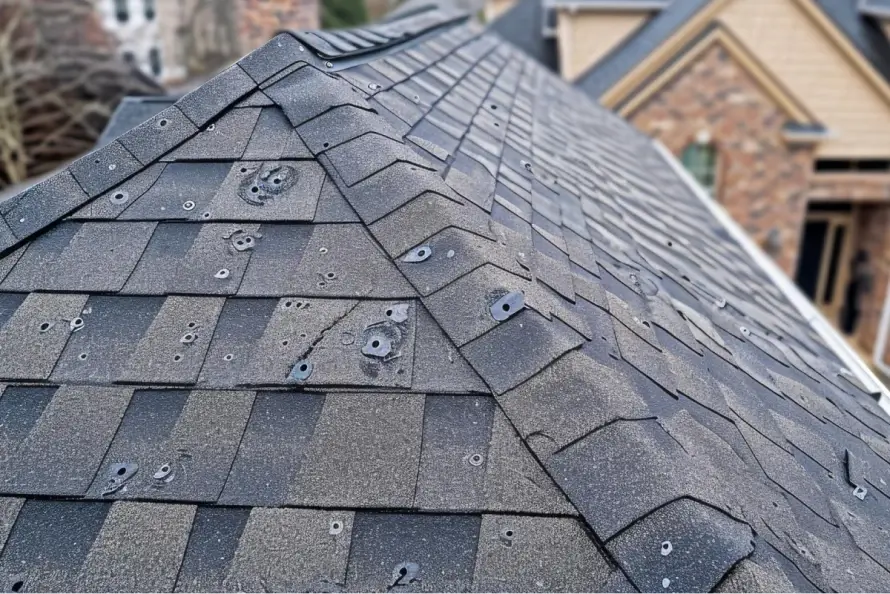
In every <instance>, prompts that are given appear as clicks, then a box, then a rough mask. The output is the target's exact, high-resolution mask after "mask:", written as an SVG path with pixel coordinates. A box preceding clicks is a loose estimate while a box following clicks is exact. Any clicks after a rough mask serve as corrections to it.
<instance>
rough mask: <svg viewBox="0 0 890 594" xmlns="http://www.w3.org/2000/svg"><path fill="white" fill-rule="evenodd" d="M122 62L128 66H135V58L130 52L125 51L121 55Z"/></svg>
mask: <svg viewBox="0 0 890 594" xmlns="http://www.w3.org/2000/svg"><path fill="white" fill-rule="evenodd" d="M123 57H124V62H126V63H127V64H128V65H130V66H135V65H136V56H135V55H134V54H133V52H131V51H126V52H124V54H123Z"/></svg>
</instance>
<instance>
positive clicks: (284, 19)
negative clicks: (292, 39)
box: [236, 0, 320, 54]
mask: <svg viewBox="0 0 890 594" xmlns="http://www.w3.org/2000/svg"><path fill="white" fill-rule="evenodd" d="M236 1H237V3H238V12H239V18H238V21H237V22H238V39H239V41H240V43H241V52H242V53H245V54H246V53H247V52H249V51H251V50H253V49H256V48H258V47H259V46H261V45H263V44H264V43H266V42H267V41H269V40H270V39H272V37H274V36H275V34H276V33H278V32H279V31H282V30H285V29H294V30H296V29H304V30H305V29H318V28H319V18H320V17H319V14H320V2H319V0H236Z"/></svg>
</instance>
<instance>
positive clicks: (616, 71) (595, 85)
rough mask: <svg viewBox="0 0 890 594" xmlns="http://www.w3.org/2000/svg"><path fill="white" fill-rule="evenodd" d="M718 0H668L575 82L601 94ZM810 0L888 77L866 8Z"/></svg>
mask: <svg viewBox="0 0 890 594" xmlns="http://www.w3.org/2000/svg"><path fill="white" fill-rule="evenodd" d="M715 1H719V0H672V1H671V2H670V3H669V4H668V5H667V6H665V7H664V8H663V9H662V10H660V11H658V12H657V13H656V14H654V15H653V16H652V17H651V18H650V19H649V21H647V22H646V23H645V24H644V25H643V26H641V27H640V28H639V29H638V30H636V31H635V32H634V33H633V34H632V35H631V36H630V37H628V38H627V39H625V41H624V42H623V43H621V44H619V45H618V46H616V47H615V48H614V49H613V50H612V51H611V52H609V53H608V54H607V55H606V56H604V57H603V58H602V59H601V60H600V61H599V62H597V63H596V64H594V65H593V66H592V67H591V68H590V70H588V71H587V72H586V73H585V74H582V75H581V76H580V77H579V78H578V79H577V81H576V82H575V84H576V86H578V87H579V88H581V89H583V90H584V91H585V92H586V93H588V94H589V95H590V96H592V97H601V96H602V95H603V94H604V93H606V92H607V91H608V90H609V89H610V88H612V87H613V86H614V85H615V84H616V83H617V82H618V81H620V80H621V79H622V78H623V77H624V76H625V75H627V74H629V73H630V72H631V71H632V70H633V69H634V68H636V67H637V66H638V65H639V64H640V63H641V62H642V61H643V60H644V59H646V58H647V57H648V56H649V55H650V54H651V53H652V52H653V51H655V49H656V48H658V47H659V46H660V45H661V44H662V43H664V42H665V41H667V40H668V39H669V38H670V37H671V36H672V35H673V34H674V33H675V32H677V31H678V30H679V29H680V28H681V27H683V26H685V25H686V24H687V23H688V22H689V21H690V19H692V18H693V17H694V16H695V15H696V14H698V13H699V12H700V11H701V10H702V9H704V8H705V7H707V6H709V5H711V4H712V3H713V2H715ZM807 1H812V2H814V4H815V5H816V6H818V8H819V9H820V10H821V11H822V12H823V13H824V14H826V15H827V16H828V17H829V19H830V20H831V22H832V23H833V24H834V26H836V27H837V28H838V29H839V30H840V31H841V32H842V34H843V36H844V37H845V38H846V39H847V40H848V41H849V42H850V43H851V44H852V45H853V46H854V47H855V48H856V49H857V50H858V51H859V52H861V54H862V55H863V57H864V58H865V59H866V60H867V61H868V63H869V64H870V65H871V66H872V67H873V68H874V69H875V70H876V71H877V72H878V73H880V74H881V76H882V77H883V78H884V79H886V80H888V81H890V41H888V39H887V37H886V35H885V34H884V33H883V31H882V30H881V29H880V27H879V26H878V25H877V23H876V22H875V20H874V19H873V18H872V17H871V13H870V12H868V11H863V10H860V8H859V6H858V4H857V2H855V1H853V0H840V1H839V0H807Z"/></svg>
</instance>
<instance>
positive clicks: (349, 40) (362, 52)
mask: <svg viewBox="0 0 890 594" xmlns="http://www.w3.org/2000/svg"><path fill="white" fill-rule="evenodd" d="M469 18H470V14H469V13H468V12H466V11H463V10H456V9H443V8H439V9H437V10H430V11H426V12H422V13H418V14H412V15H408V16H405V17H403V18H400V19H397V20H393V21H389V22H385V23H377V24H372V25H368V26H365V27H353V28H348V29H332V30H321V29H315V30H305V31H304V30H297V31H294V30H285V31H282V33H287V34H290V35H292V36H293V37H294V38H295V39H297V40H298V41H301V42H302V43H304V44H305V45H307V46H308V47H310V48H311V49H312V50H314V51H315V53H316V54H317V55H318V57H320V58H324V59H328V60H334V59H336V60H345V59H348V58H355V57H358V56H367V55H369V54H375V55H376V54H381V53H389V52H390V51H392V50H394V49H400V48H403V47H404V46H405V45H406V44H413V43H416V42H418V41H420V40H421V39H422V38H424V37H426V36H428V35H429V34H435V33H436V32H437V31H439V30H441V29H443V28H448V27H451V26H453V25H456V24H459V23H462V22H465V21H467V20H469Z"/></svg>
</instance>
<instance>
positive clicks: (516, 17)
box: [489, 0, 559, 72]
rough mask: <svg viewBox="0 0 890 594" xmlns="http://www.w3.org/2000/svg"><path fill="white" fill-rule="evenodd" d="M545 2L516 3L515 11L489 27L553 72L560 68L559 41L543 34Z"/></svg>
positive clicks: (494, 21) (521, 0)
mask: <svg viewBox="0 0 890 594" xmlns="http://www.w3.org/2000/svg"><path fill="white" fill-rule="evenodd" d="M541 2H542V0H516V2H515V3H514V4H513V6H512V8H510V9H509V10H508V11H506V12H505V13H504V14H502V15H500V16H498V18H496V19H494V20H493V21H492V22H491V24H490V25H489V28H490V29H491V30H492V31H494V32H496V33H497V34H498V35H500V37H501V38H502V39H504V40H506V41H508V42H510V43H511V44H513V45H515V46H517V47H519V48H521V49H522V50H523V51H524V52H525V53H526V54H528V55H529V56H531V57H532V58H534V59H535V60H537V61H538V62H539V63H541V64H543V65H544V66H546V67H547V68H549V69H550V70H552V71H553V72H556V71H557V70H558V69H559V56H558V55H557V52H556V40H555V39H554V38H552V37H547V36H545V35H544V30H545V29H546V28H547V27H548V26H549V25H550V23H548V22H546V21H545V11H544V9H543V8H542V4H541Z"/></svg>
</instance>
